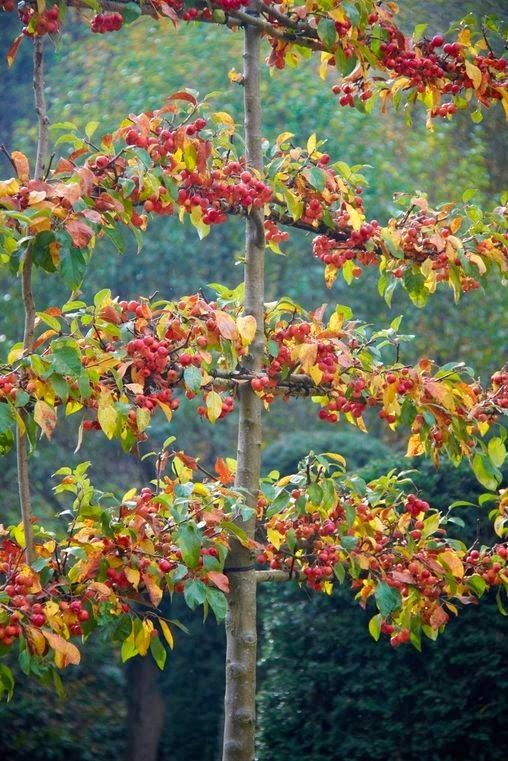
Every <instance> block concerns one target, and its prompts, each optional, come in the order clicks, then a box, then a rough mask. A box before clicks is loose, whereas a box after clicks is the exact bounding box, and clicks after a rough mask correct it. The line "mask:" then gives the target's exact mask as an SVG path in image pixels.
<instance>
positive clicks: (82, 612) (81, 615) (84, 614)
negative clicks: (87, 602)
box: [78, 610, 90, 621]
mask: <svg viewBox="0 0 508 761" xmlns="http://www.w3.org/2000/svg"><path fill="white" fill-rule="evenodd" d="M78 618H79V620H80V621H88V619H89V618H90V613H89V612H88V611H87V610H80V611H79V613H78Z"/></svg>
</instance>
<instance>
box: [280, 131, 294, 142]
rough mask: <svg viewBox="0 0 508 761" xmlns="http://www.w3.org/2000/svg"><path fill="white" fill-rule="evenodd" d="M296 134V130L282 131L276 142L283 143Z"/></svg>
mask: <svg viewBox="0 0 508 761" xmlns="http://www.w3.org/2000/svg"><path fill="white" fill-rule="evenodd" d="M294 136H295V135H294V132H282V133H281V134H280V135H279V136H278V138H277V140H276V143H277V145H282V144H283V143H286V142H287V141H288V140H289V139H290V138H292V137H294Z"/></svg>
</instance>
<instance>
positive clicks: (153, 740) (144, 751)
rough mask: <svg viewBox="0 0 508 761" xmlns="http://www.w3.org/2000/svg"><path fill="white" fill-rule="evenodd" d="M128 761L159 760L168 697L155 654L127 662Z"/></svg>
mask: <svg viewBox="0 0 508 761" xmlns="http://www.w3.org/2000/svg"><path fill="white" fill-rule="evenodd" d="M127 685H128V687H127V701H128V711H127V753H126V759H127V761H156V760H157V757H158V749H159V740H160V736H161V732H162V725H163V722H164V699H163V697H162V694H161V691H160V687H159V672H158V669H157V666H156V665H155V663H154V661H153V659H152V657H151V656H150V655H147V656H146V657H142V658H141V657H137V658H132V660H130V661H129V662H128V663H127Z"/></svg>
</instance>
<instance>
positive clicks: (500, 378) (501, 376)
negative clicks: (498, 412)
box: [491, 370, 508, 410]
mask: <svg viewBox="0 0 508 761" xmlns="http://www.w3.org/2000/svg"><path fill="white" fill-rule="evenodd" d="M491 381H492V388H493V391H494V394H493V399H492V401H493V402H494V403H495V404H496V405H497V406H498V407H501V409H503V410H506V409H508V370H499V371H498V372H496V373H494V375H493V376H492V378H491Z"/></svg>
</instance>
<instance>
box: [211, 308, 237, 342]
mask: <svg viewBox="0 0 508 761" xmlns="http://www.w3.org/2000/svg"><path fill="white" fill-rule="evenodd" d="M215 319H216V322H217V327H218V328H219V332H220V334H221V336H224V338H228V339H229V340H230V341H232V340H233V339H234V338H238V329H237V327H236V322H235V321H234V319H233V318H232V317H231V315H230V314H228V313H227V312H221V311H220V310H218V311H217V312H215Z"/></svg>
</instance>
